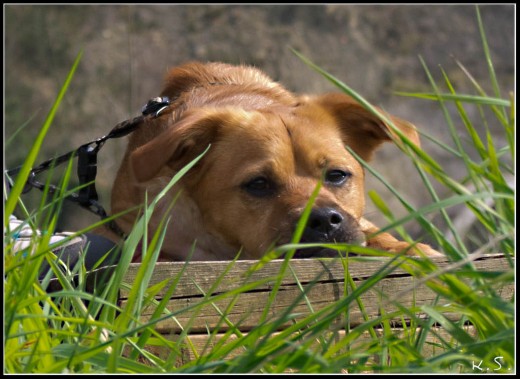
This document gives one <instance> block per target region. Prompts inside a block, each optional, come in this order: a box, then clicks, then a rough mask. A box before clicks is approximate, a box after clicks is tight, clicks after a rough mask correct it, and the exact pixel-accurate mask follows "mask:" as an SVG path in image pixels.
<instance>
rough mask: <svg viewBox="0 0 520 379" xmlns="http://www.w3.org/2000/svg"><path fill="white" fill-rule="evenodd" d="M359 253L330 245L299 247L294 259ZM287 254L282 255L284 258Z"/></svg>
mask: <svg viewBox="0 0 520 379" xmlns="http://www.w3.org/2000/svg"><path fill="white" fill-rule="evenodd" d="M357 245H359V246H366V242H365V241H363V242H360V243H357ZM356 255H358V254H356V253H353V252H351V251H346V250H345V249H344V248H338V249H333V248H328V247H322V246H317V247H308V248H306V247H303V248H301V249H297V250H296V252H295V253H294V255H293V257H292V258H293V259H306V258H340V257H346V256H349V257H352V256H356ZM284 257H285V254H284V255H283V256H282V257H281V258H284Z"/></svg>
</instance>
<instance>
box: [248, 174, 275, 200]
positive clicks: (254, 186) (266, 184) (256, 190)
mask: <svg viewBox="0 0 520 379" xmlns="http://www.w3.org/2000/svg"><path fill="white" fill-rule="evenodd" d="M275 187H276V186H275V184H274V183H273V182H272V181H270V180H269V179H267V178H265V177H263V176H259V177H257V178H254V179H252V180H250V181H248V182H246V183H244V184H243V185H242V188H243V189H244V190H246V191H247V192H248V193H249V194H250V195H253V196H255V197H266V196H271V195H273V194H274V192H275V190H276V188H275Z"/></svg>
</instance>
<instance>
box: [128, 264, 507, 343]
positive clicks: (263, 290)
mask: <svg viewBox="0 0 520 379" xmlns="http://www.w3.org/2000/svg"><path fill="white" fill-rule="evenodd" d="M282 262H283V261H272V262H269V263H268V264H266V265H265V266H264V267H263V268H262V269H260V270H258V271H255V272H254V273H252V274H251V275H250V276H247V275H246V274H247V273H248V272H249V271H248V270H250V268H251V267H252V266H253V265H254V264H256V263H257V262H256V261H239V262H236V263H235V264H234V265H233V267H232V268H231V269H230V270H229V272H228V273H227V274H226V276H225V278H224V279H223V280H222V281H221V283H220V285H219V286H218V287H217V288H216V290H215V291H214V292H213V293H222V292H226V291H230V290H233V289H236V288H238V287H240V286H241V285H242V284H243V283H245V282H248V283H251V282H254V281H256V280H261V279H264V278H272V282H268V283H263V284H261V285H258V286H256V287H255V288H254V290H252V291H250V292H246V293H241V294H239V295H238V297H237V299H236V301H235V304H234V305H233V307H232V308H231V309H230V311H229V312H227V313H226V315H227V318H228V319H229V321H231V322H232V323H233V324H234V325H236V326H238V327H239V329H240V330H241V331H243V332H247V331H249V330H251V329H252V328H253V327H255V326H256V325H258V323H259V322H260V321H261V320H262V313H263V312H264V309H265V308H266V304H268V299H269V296H270V294H271V289H272V285H273V283H274V280H275V278H276V277H277V276H278V275H279V273H280V267H281V264H282ZM386 263H388V259H359V258H357V259H356V260H350V261H349V269H348V272H349V273H350V275H351V276H352V278H353V279H354V282H355V283H356V286H359V285H360V284H361V283H362V282H363V281H364V280H365V279H366V278H369V277H371V276H372V275H374V274H375V273H376V272H377V271H378V270H380V269H381V268H382V267H383V265H385V264H386ZM228 264H229V262H192V263H190V264H189V265H188V266H187V267H186V269H185V271H184V273H183V274H182V276H181V277H180V280H179V283H178V285H177V287H176V290H175V293H174V294H173V295H172V296H171V297H170V299H169V300H168V306H167V308H168V310H169V311H170V312H180V313H178V314H176V317H175V320H174V319H173V318H169V319H166V320H164V321H161V322H159V323H158V324H157V327H156V329H157V330H158V331H160V332H162V333H166V334H169V333H179V332H180V331H181V326H182V327H183V328H185V327H188V326H189V327H190V333H197V332H204V331H206V330H207V329H208V328H209V329H212V328H214V327H215V326H216V325H220V329H219V330H220V331H225V330H226V326H225V323H223V322H222V320H221V316H220V314H219V312H218V311H217V310H216V309H215V306H217V307H218V309H220V310H221V311H224V310H225V309H226V308H227V307H228V305H229V304H230V302H231V301H232V298H224V299H220V300H217V301H215V302H214V304H205V305H203V306H200V307H195V308H191V309H190V308H189V307H192V306H193V305H194V304H198V303H201V302H202V301H203V297H202V294H201V290H202V291H203V292H206V291H209V290H210V288H211V287H212V286H213V284H214V283H215V281H216V280H217V278H218V277H219V276H220V275H221V274H222V273H223V272H225V269H226V266H227V265H228ZM451 264H452V263H450V262H447V261H445V260H443V259H437V265H438V267H439V270H443V269H444V268H446V267H448V266H449V265H451ZM473 264H474V265H475V267H477V268H478V270H480V271H501V270H505V269H506V268H508V267H509V266H508V262H507V260H506V259H505V258H504V257H502V256H489V257H486V259H481V260H478V261H475V262H473ZM182 266H183V263H160V264H158V265H157V267H156V269H155V271H154V278H153V281H152V283H151V284H155V283H158V282H160V281H162V280H164V279H165V278H174V277H176V275H180V274H179V273H181V272H182V268H183V267H182ZM291 267H292V270H293V272H294V273H295V276H296V277H297V278H298V279H299V281H300V283H301V285H302V286H303V287H304V288H306V286H307V284H308V283H310V282H312V281H313V280H315V279H316V276H317V275H318V274H319V273H323V275H322V276H321V277H320V278H319V280H318V282H317V283H315V284H313V285H312V286H311V288H310V290H309V292H308V293H307V301H306V300H304V299H300V300H298V301H297V305H296V306H295V307H294V309H293V311H292V312H293V313H299V314H300V316H298V317H295V319H302V318H303V317H306V316H308V315H310V314H312V312H313V311H314V312H316V311H318V310H320V309H323V308H324V307H326V306H328V305H330V304H332V303H335V302H337V301H338V300H340V299H343V298H345V295H346V294H348V293H350V292H351V291H352V290H351V289H347V290H345V287H346V286H345V269H344V267H343V265H342V263H341V261H340V260H338V259H329V260H315V259H303V260H294V261H292V262H291ZM137 269H138V265H132V267H131V269H130V270H129V272H128V273H127V276H126V281H127V282H132V278H133V277H134V276H135V272H136V270H137ZM414 280H415V279H414V278H413V277H412V276H411V275H410V274H408V273H407V272H406V271H405V270H403V269H401V268H397V269H396V270H394V271H392V273H391V274H390V275H388V276H387V277H386V278H385V279H383V280H381V281H380V282H379V283H377V285H376V286H374V288H373V289H371V290H370V291H368V292H366V293H364V294H363V295H362V296H361V297H360V299H361V301H362V303H363V304H364V306H365V313H366V316H367V317H376V316H378V315H379V313H380V311H381V308H382V309H384V311H385V312H386V313H389V312H391V311H392V310H394V309H395V306H394V305H393V304H392V302H391V301H390V302H388V300H391V299H392V297H394V296H397V298H398V300H399V304H401V305H402V306H405V307H408V308H411V307H413V306H420V305H423V304H431V303H432V302H433V300H434V299H435V294H434V293H433V292H432V291H431V290H429V289H428V288H427V287H426V286H425V285H424V284H420V285H418V286H416V287H415V288H414ZM197 286H199V287H197ZM513 287H514V286H512V285H511V286H508V287H505V288H502V289H501V291H502V296H503V297H505V298H508V297H509V296H512V294H513V291H514V288H513ZM411 288H413V290H410V289H411ZM300 295H301V289H300V288H299V286H298V285H297V283H296V280H295V279H294V275H293V274H292V273H291V271H290V270H288V271H287V272H286V273H285V276H284V277H283V280H282V286H281V287H280V290H279V291H278V294H277V296H276V298H275V300H274V302H273V303H272V304H271V306H270V308H269V316H272V317H276V316H277V315H281V314H282V313H283V312H284V311H285V310H286V309H287V307H289V306H290V305H291V304H293V303H294V302H295V301H296V300H297V299H298V297H299V296H300ZM124 296H125V294H124V293H123V294H122V302H123V305H124V302H125V299H124ZM162 296H164V292H160V293H159V294H158V295H157V298H159V299H160V298H162ZM307 302H309V303H310V304H311V306H312V311H311V309H310V308H309V307H308V305H307ZM182 310H185V311H182ZM152 312H153V307H150V308H149V309H148V310H147V311H146V312H145V314H144V315H143V320H142V321H143V322H146V321H147V320H148V319H149V317H150V316H151V315H152ZM347 312H348V317H349V321H350V324H351V325H352V326H355V325H358V324H359V323H362V322H363V321H364V317H363V314H362V313H361V311H360V309H359V307H358V305H357V304H356V302H355V301H353V302H352V303H350V304H349V306H348V307H346V308H345V316H346V315H347ZM448 316H449V317H452V318H455V319H456V318H457V315H448ZM396 321H400V320H396ZM289 324H290V323H286V324H284V325H281V326H280V328H284V327H287V326H288V325H289Z"/></svg>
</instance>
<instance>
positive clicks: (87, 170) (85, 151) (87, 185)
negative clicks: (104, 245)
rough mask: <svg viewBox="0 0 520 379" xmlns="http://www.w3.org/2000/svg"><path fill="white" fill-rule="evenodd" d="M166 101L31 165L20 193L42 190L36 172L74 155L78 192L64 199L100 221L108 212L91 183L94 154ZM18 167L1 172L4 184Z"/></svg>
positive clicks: (152, 115)
mask: <svg viewBox="0 0 520 379" xmlns="http://www.w3.org/2000/svg"><path fill="white" fill-rule="evenodd" d="M170 104H171V101H170V99H169V98H168V97H156V98H153V99H151V100H150V101H148V103H147V104H146V105H145V106H144V107H143V109H142V111H141V112H142V115H141V116H137V117H134V118H133V119H130V120H125V121H123V122H120V123H119V124H117V125H116V126H115V127H114V128H113V129H112V130H111V131H110V132H109V133H108V134H107V135H105V136H103V137H100V138H98V139H96V140H94V141H91V142H88V143H85V144H83V145H81V146H80V147H78V148H77V149H75V150H73V151H70V152H68V153H66V154H63V155H60V156H59V157H57V158H53V159H49V160H46V161H45V162H43V163H41V164H40V165H38V166H36V167H34V168H33V169H31V171H30V173H29V177H28V178H27V182H26V183H25V186H24V189H23V191H22V193H27V192H29V191H30V190H31V189H32V188H38V189H40V190H43V189H44V188H45V184H44V183H42V182H39V181H38V180H36V175H37V174H39V173H41V172H43V171H46V170H48V169H49V168H51V167H55V166H58V165H60V164H62V163H64V162H67V161H69V160H70V159H73V158H75V157H76V156H77V157H78V168H77V174H78V179H79V184H80V186H81V188H80V190H79V193H78V194H76V193H72V194H70V195H69V196H67V197H65V199H67V200H69V201H72V202H75V203H78V204H79V205H80V206H82V207H83V208H85V209H87V210H89V211H90V212H92V213H95V214H96V215H98V216H99V217H100V218H101V219H102V220H103V219H105V218H107V217H108V215H107V213H106V211H105V209H104V208H103V206H102V205H101V204H99V203H98V194H97V191H96V183H95V180H96V175H97V154H98V152H99V150H101V148H102V147H103V145H104V144H105V142H106V141H107V140H109V139H111V138H121V137H124V136H126V135H128V134H130V133H132V132H133V131H135V130H136V129H137V128H138V127H139V126H140V125H142V124H143V122H144V121H145V119H146V118H156V117H158V116H159V114H160V113H161V111H163V110H164V109H165V108H167V107H169V106H170ZM21 168H22V166H19V167H16V168H14V169H11V170H6V171H5V174H6V175H7V177H8V180H7V183H8V184H10V180H9V179H10V178H12V177H14V176H16V175H17V174H18V173H19V172H20V170H21ZM48 190H49V193H51V194H53V193H55V192H57V191H58V190H59V189H58V187H57V186H54V185H49V186H48ZM108 227H109V228H110V229H111V230H112V231H114V232H115V233H116V234H118V235H119V236H121V237H125V235H124V232H123V231H122V230H121V229H120V228H119V227H118V226H117V224H116V223H115V222H113V221H111V222H109V223H108Z"/></svg>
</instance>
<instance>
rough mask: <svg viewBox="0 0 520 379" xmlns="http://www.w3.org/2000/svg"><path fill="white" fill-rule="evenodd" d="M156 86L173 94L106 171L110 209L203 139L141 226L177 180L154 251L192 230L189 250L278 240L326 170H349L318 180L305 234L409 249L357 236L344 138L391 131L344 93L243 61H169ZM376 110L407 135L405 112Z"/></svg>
mask: <svg viewBox="0 0 520 379" xmlns="http://www.w3.org/2000/svg"><path fill="white" fill-rule="evenodd" d="M161 95H162V96H169V97H170V98H171V99H174V103H173V105H172V106H170V107H169V108H168V109H167V110H166V111H165V112H163V113H161V115H160V116H159V117H158V118H157V119H155V120H152V121H149V122H147V123H146V124H145V125H142V126H141V127H139V128H138V130H137V131H135V132H134V133H133V134H132V135H131V137H130V141H129V144H128V149H127V151H126V154H125V156H124V158H123V162H122V164H121V167H120V169H119V172H118V174H117V177H116V180H115V182H114V187H113V191H112V212H113V213H117V212H121V211H124V210H126V209H128V208H130V207H133V206H135V205H139V204H142V203H143V201H144V196H145V192H148V198H149V199H152V198H153V196H154V195H156V194H157V193H159V191H161V190H162V188H164V186H165V185H166V183H168V181H169V180H170V179H171V178H172V176H173V175H175V173H176V172H178V170H180V169H181V168H182V167H184V166H185V165H186V164H187V163H189V162H190V161H192V160H193V159H194V158H195V157H197V156H198V155H199V154H201V153H202V152H203V151H204V150H205V149H206V148H207V147H208V145H210V144H211V147H210V149H209V151H208V152H207V154H206V155H205V156H204V157H203V158H202V160H201V161H200V162H199V163H198V164H197V165H196V166H195V167H194V168H193V169H192V170H191V171H190V172H189V173H188V174H187V175H186V176H185V177H183V179H182V180H181V181H180V182H179V183H178V184H177V185H176V186H175V187H174V188H173V189H172V190H171V191H170V193H169V194H168V196H166V198H165V199H163V200H162V204H161V205H160V207H159V211H157V212H156V213H155V214H154V216H153V217H152V221H151V223H150V229H151V230H152V231H153V230H155V228H157V227H158V224H159V222H160V220H161V218H162V216H163V214H162V213H163V212H165V211H166V209H167V208H168V205H169V204H170V203H171V202H172V200H173V199H174V197H175V196H176V195H177V194H178V193H179V192H180V195H179V198H178V199H177V200H176V203H175V205H174V206H173V209H172V211H171V220H172V221H171V224H170V226H169V229H168V232H167V235H166V239H165V241H164V245H163V250H162V256H161V259H163V260H184V259H185V258H186V256H187V254H188V253H189V252H190V249H191V247H192V245H193V243H194V242H195V254H194V256H193V257H192V259H194V260H223V259H232V258H234V257H235V256H236V254H237V253H238V252H239V251H240V250H241V255H240V258H241V259H257V258H260V257H261V256H262V255H263V254H265V253H266V252H267V251H268V249H269V248H270V247H272V246H275V245H280V244H283V243H287V242H289V241H290V238H291V236H292V234H293V231H294V227H295V225H296V222H297V221H298V219H299V217H300V216H301V212H302V211H303V209H304V207H305V205H306V203H307V202H308V200H309V197H310V196H311V194H312V192H313V190H314V189H315V187H316V184H317V183H318V180H319V179H320V178H321V177H322V175H323V173H324V172H327V173H329V174H330V173H331V171H332V170H340V171H341V172H343V173H348V174H349V175H351V176H350V177H349V178H348V180H346V181H345V183H342V184H341V185H333V184H331V182H325V183H324V184H323V186H322V188H321V191H320V193H319V195H318V197H317V199H316V202H315V204H314V208H315V210H316V213H315V215H314V216H313V217H314V219H315V221H314V226H311V222H309V233H306V237H305V238H306V239H307V240H308V241H307V242H315V241H312V240H313V239H314V238H315V236H316V235H317V236H318V237H316V238H318V240H319V241H316V242H334V241H336V242H350V243H360V244H364V243H366V244H367V245H368V246H373V247H376V248H380V249H383V250H386V251H390V252H401V251H407V253H409V254H417V253H418V252H417V251H415V252H414V251H413V250H411V249H410V246H409V245H408V244H407V243H405V242H402V241H398V240H397V239H395V238H394V237H392V236H391V235H390V234H388V233H381V234H379V235H377V236H375V237H373V238H369V239H368V240H366V237H367V236H371V235H372V234H373V233H374V232H375V231H377V228H376V227H375V226H373V225H372V224H371V223H370V222H368V221H367V220H365V219H364V218H363V212H364V207H365V204H364V172H363V168H362V167H361V165H360V164H359V163H358V162H357V160H356V159H355V158H354V157H353V156H352V155H351V154H350V153H349V152H348V151H347V150H346V149H345V145H348V146H350V147H351V148H352V149H353V150H354V151H355V152H356V153H357V154H359V155H360V156H361V157H362V158H363V159H365V160H368V159H370V158H371V156H372V153H373V152H374V150H375V149H376V148H377V147H378V146H379V145H380V144H381V143H382V142H384V141H388V140H390V139H391V138H390V135H395V134H396V132H395V131H393V130H392V129H391V128H390V127H389V126H388V125H386V124H385V123H384V122H382V121H381V120H379V119H378V118H377V117H376V116H374V115H372V114H371V113H370V112H368V111H366V110H365V109H364V108H363V107H362V106H361V105H359V104H358V103H357V102H355V101H354V100H353V99H352V98H350V97H349V96H346V95H344V94H326V95H321V96H297V95H294V94H292V93H290V92H289V91H287V90H286V89H284V88H283V87H282V86H281V85H279V84H277V83H275V82H273V81H272V80H271V79H270V78H269V77H267V76H266V75H265V74H264V73H262V72H261V71H259V70H257V69H255V68H252V67H246V66H231V65H227V64H223V63H210V64H201V63H196V62H194V63H188V64H186V65H183V66H181V67H177V68H174V69H172V70H171V71H170V72H169V73H168V75H167V77H166V84H165V87H164V89H163V91H162V93H161ZM388 117H389V119H390V121H391V122H392V123H393V124H394V125H395V126H396V127H397V128H398V129H399V130H400V131H401V132H402V133H403V134H404V135H405V136H406V137H408V138H409V139H410V140H411V141H412V142H415V143H416V144H418V143H419V140H418V135H417V133H416V131H415V128H414V127H413V126H412V125H411V124H410V123H408V122H406V121H403V120H400V119H398V118H396V117H393V116H388ZM331 175H332V174H331ZM331 177H332V178H334V175H332V176H331ZM262 178H263V179H264V180H263V181H262ZM266 182H267V183H268V184H267V187H265V183H266ZM258 187H260V190H259V191H258ZM264 187H265V188H264ZM266 188H267V189H266ZM271 190H272V191H271ZM259 194H260V196H259ZM313 212H314V211H313ZM313 214H314V213H313ZM137 217H138V212H137V211H135V212H133V213H130V214H128V215H126V216H123V217H121V218H119V219H118V220H117V223H118V225H119V226H120V227H121V228H122V229H123V230H124V231H125V232H127V233H128V232H129V231H130V230H131V228H132V225H133V224H134V222H135V220H136V218H137ZM338 238H339V240H338ZM325 240H327V241H325ZM365 240H366V241H365ZM417 248H418V249H419V250H420V251H421V252H423V253H425V254H427V255H436V254H438V253H437V252H435V251H434V250H433V249H431V248H430V247H429V246H427V245H423V244H418V245H417ZM309 254H310V255H313V256H323V255H330V254H331V253H330V252H326V251H325V250H316V251H311V252H310V253H309ZM334 254H336V255H337V253H334ZM302 256H305V253H302Z"/></svg>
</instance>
